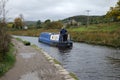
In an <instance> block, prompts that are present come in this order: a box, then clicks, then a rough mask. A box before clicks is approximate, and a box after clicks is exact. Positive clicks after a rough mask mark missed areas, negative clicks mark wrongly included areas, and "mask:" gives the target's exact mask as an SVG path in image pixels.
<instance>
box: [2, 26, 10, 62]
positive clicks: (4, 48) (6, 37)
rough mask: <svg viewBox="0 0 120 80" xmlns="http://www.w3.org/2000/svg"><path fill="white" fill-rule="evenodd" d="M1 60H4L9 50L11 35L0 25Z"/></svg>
mask: <svg viewBox="0 0 120 80" xmlns="http://www.w3.org/2000/svg"><path fill="white" fill-rule="evenodd" d="M0 28H1V29H0V61H1V60H3V59H4V58H5V56H6V54H7V52H8V51H9V43H10V41H11V37H10V35H8V34H7V32H6V31H5V29H4V28H3V27H0Z"/></svg>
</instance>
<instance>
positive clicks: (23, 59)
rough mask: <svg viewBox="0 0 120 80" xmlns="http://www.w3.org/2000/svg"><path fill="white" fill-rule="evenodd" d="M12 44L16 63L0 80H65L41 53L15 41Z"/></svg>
mask: <svg viewBox="0 0 120 80" xmlns="http://www.w3.org/2000/svg"><path fill="white" fill-rule="evenodd" d="M13 43H14V45H15V48H16V54H15V55H16V63H15V65H14V67H13V68H12V69H10V70H9V71H8V72H7V73H6V74H5V75H4V76H3V77H1V78H0V80H67V79H65V76H64V75H62V74H60V73H59V70H58V69H57V68H56V67H55V66H54V65H52V64H51V63H50V62H48V60H47V59H46V58H45V56H44V55H43V54H42V52H41V51H39V50H36V49H35V48H33V47H31V46H25V45H24V44H23V43H22V42H20V41H17V40H15V39H13ZM68 80H74V79H68Z"/></svg>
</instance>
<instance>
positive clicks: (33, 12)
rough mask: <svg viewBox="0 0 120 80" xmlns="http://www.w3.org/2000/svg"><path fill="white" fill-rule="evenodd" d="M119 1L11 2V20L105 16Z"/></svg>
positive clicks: (41, 0)
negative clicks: (21, 18)
mask: <svg viewBox="0 0 120 80" xmlns="http://www.w3.org/2000/svg"><path fill="white" fill-rule="evenodd" d="M117 1H118V0H9V1H8V2H7V4H6V5H7V6H6V8H7V10H8V11H9V12H8V14H7V16H8V17H9V19H10V20H14V18H16V17H18V16H19V15H20V14H22V15H23V16H24V19H25V20H26V21H37V20H41V21H45V20H47V19H50V20H52V21H55V20H61V19H64V18H68V17H71V16H76V15H88V12H87V10H90V12H89V15H105V14H106V12H107V11H108V10H109V9H110V7H114V6H115V4H116V2H117Z"/></svg>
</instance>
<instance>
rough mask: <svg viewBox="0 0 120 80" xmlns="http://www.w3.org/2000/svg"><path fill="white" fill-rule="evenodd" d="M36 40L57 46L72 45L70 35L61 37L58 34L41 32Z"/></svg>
mask: <svg viewBox="0 0 120 80" xmlns="http://www.w3.org/2000/svg"><path fill="white" fill-rule="evenodd" d="M38 41H39V42H43V43H46V44H49V45H52V46H57V47H72V46H73V42H72V41H71V40H70V35H67V36H64V37H62V36H61V35H60V34H55V33H48V32H42V33H41V34H40V36H39V38H38Z"/></svg>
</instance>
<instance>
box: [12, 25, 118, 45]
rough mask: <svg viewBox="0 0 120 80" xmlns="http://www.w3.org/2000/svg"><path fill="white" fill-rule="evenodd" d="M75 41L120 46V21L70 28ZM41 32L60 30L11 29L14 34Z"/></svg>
mask: <svg viewBox="0 0 120 80" xmlns="http://www.w3.org/2000/svg"><path fill="white" fill-rule="evenodd" d="M68 31H69V33H70V34H71V38H72V40H73V41H77V42H86V43H91V44H99V45H106V46H112V47H120V23H109V24H108V23H107V24H98V25H90V26H88V27H84V26H83V27H82V26H81V27H79V28H70V29H68ZM41 32H59V30H56V29H54V30H53V29H51V30H50V29H49V30H45V29H32V30H20V31H19V30H17V31H10V33H11V34H14V35H24V36H39V34H40V33H41Z"/></svg>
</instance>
